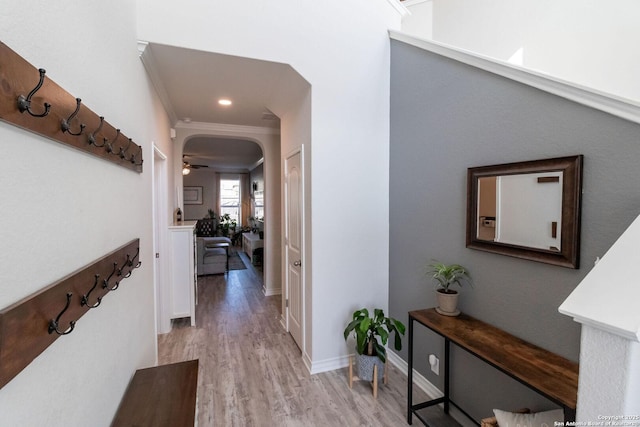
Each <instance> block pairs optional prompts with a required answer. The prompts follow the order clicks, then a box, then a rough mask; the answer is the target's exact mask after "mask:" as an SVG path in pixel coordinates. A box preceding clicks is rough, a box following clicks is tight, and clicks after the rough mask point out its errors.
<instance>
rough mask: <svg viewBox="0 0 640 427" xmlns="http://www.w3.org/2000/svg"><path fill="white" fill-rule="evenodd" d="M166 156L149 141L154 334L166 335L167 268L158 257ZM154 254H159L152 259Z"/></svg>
mask: <svg viewBox="0 0 640 427" xmlns="http://www.w3.org/2000/svg"><path fill="white" fill-rule="evenodd" d="M167 159H168V158H167V156H166V155H165V154H164V153H163V152H162V151H161V150H160V149H159V148H158V147H157V146H156V145H155V143H154V144H153V156H152V162H153V165H152V168H151V170H152V173H153V179H152V180H151V181H152V186H153V189H152V194H153V209H152V212H153V220H152V221H153V227H154V232H153V250H154V255H153V284H154V286H153V287H154V294H155V302H156V310H155V311H156V334H166V333H168V332H170V331H171V320H170V319H169V301H168V297H169V294H168V290H167V283H168V282H167V269H166V266H165V264H166V263H163V262H159V261H158V259H162V257H163V256H165V255H166V254H167V253H168V252H167V250H166V248H167V246H166V245H167V244H166V241H167V240H166V233H167V224H168V223H169V222H168V212H167V199H168V197H167V196H168V189H169V187H168V184H167V179H168V164H167V163H168V162H167ZM155 254H160V258H156V255H155Z"/></svg>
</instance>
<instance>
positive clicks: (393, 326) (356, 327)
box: [344, 308, 405, 381]
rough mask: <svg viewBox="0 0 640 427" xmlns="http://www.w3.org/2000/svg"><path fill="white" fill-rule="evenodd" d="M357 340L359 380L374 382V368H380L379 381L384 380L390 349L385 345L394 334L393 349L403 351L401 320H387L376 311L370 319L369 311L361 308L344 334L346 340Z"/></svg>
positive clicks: (380, 311) (382, 312)
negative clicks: (351, 335) (350, 336)
mask: <svg viewBox="0 0 640 427" xmlns="http://www.w3.org/2000/svg"><path fill="white" fill-rule="evenodd" d="M352 332H353V334H354V335H355V338H356V369H357V375H358V378H360V379H363V380H368V381H372V380H373V366H374V365H376V366H378V377H379V379H380V378H382V375H383V372H384V363H385V362H386V361H387V349H386V348H385V345H386V344H387V340H388V339H389V335H391V334H392V333H393V334H394V348H395V349H396V350H397V351H400V350H402V337H401V335H404V332H405V326H404V324H403V323H402V322H400V321H399V320H396V319H394V318H392V317H386V316H385V315H384V311H383V310H381V309H379V308H376V309H374V311H373V317H371V316H369V310H367V309H366V308H362V309H360V310H356V311H355V312H354V313H353V319H352V320H351V322H349V324H348V325H347V327H346V328H345V330H344V339H345V340H346V339H347V338H349V334H351V333H352Z"/></svg>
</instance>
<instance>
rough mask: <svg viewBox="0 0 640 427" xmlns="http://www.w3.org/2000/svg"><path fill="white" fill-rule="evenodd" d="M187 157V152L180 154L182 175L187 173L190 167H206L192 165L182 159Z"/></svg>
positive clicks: (205, 166)
mask: <svg viewBox="0 0 640 427" xmlns="http://www.w3.org/2000/svg"><path fill="white" fill-rule="evenodd" d="M185 157H187V154H183V155H182V175H189V173H190V172H191V169H200V168H208V167H209V166H208V165H192V164H191V163H189V162H187V161H186V160H184V158H185Z"/></svg>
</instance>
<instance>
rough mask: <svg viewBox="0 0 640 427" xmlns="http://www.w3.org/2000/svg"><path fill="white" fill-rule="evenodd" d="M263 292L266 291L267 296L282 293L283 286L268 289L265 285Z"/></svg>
mask: <svg viewBox="0 0 640 427" xmlns="http://www.w3.org/2000/svg"><path fill="white" fill-rule="evenodd" d="M262 293H264V296H265V297H270V296H273V295H282V288H281V287H280V288H273V289H267V288H265V287H264V286H263V287H262Z"/></svg>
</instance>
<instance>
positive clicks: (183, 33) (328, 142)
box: [138, 0, 400, 370]
mask: <svg viewBox="0 0 640 427" xmlns="http://www.w3.org/2000/svg"><path fill="white" fill-rule="evenodd" d="M138 11H139V13H140V19H139V37H140V38H141V39H143V40H147V41H150V42H157V43H163V44H168V45H175V46H180V47H188V48H193V49H200V50H204V51H210V52H218V53H224V54H230V55H238V56H243V57H249V58H256V59H263V60H269V61H275V62H281V63H284V64H289V65H291V66H292V67H293V68H294V69H295V70H296V71H297V72H298V73H299V74H300V75H301V76H302V77H303V78H304V79H306V80H307V81H308V82H309V84H310V85H311V94H312V96H311V108H310V111H309V113H310V114H311V121H310V128H308V130H305V132H309V134H310V136H311V141H312V144H311V147H310V150H308V151H307V154H309V155H310V162H311V167H309V168H307V175H308V176H307V177H306V178H307V183H308V185H309V186H310V188H311V190H312V191H311V194H310V197H309V199H308V210H307V211H308V212H310V214H309V215H310V217H309V218H308V220H307V221H306V223H305V228H306V236H307V238H308V239H312V240H310V245H311V250H310V251H308V253H309V254H310V253H311V252H312V254H313V257H312V260H311V263H312V265H309V262H307V265H306V270H305V274H307V271H311V273H310V274H311V277H310V280H307V282H308V283H307V286H308V287H310V291H311V293H312V298H313V300H312V307H311V308H312V310H307V312H306V314H305V315H306V316H311V319H312V321H313V325H312V326H310V327H311V328H312V329H311V330H310V331H309V332H310V333H309V334H308V336H307V339H310V344H311V345H312V352H311V359H312V360H313V363H314V364H315V363H316V362H318V361H323V360H324V361H327V360H333V359H337V358H340V357H342V356H344V355H345V354H347V352H348V351H349V349H348V348H347V347H346V346H345V344H344V342H343V338H342V336H341V331H342V329H343V328H344V325H345V323H346V321H347V320H348V318H349V316H350V313H351V312H352V311H353V310H354V309H356V308H359V307H361V306H362V305H365V304H366V305H369V306H374V305H375V306H379V307H383V308H386V307H387V304H388V245H387V243H386V237H385V236H386V235H387V232H388V177H389V173H388V164H389V154H388V152H389V38H388V34H387V30H388V29H389V28H395V29H399V25H400V15H399V14H398V12H397V11H396V10H395V9H394V8H393V6H392V5H391V4H390V3H389V2H387V1H386V0H374V1H368V0H356V1H352V2H344V1H340V0H331V1H325V2H299V1H295V0H286V1H284V0H283V1H279V2H275V3H274V2H271V3H268V4H266V3H264V2H261V1H258V0H252V1H246V2H224V3H223V2H215V3H214V2H209V3H206V4H204V3H202V2H199V1H195V0H188V1H184V2H182V3H181V4H180V8H176V7H175V4H174V3H173V2H170V1H168V0H162V1H158V0H138ZM194 11H197V13H194ZM286 116H287V115H286V114H285V115H284V117H283V116H282V115H281V116H280V117H281V120H282V121H281V124H282V127H283V128H292V129H293V128H296V124H295V123H286V120H287V117H286ZM289 116H290V117H291V118H292V119H293V120H298V119H299V117H296V115H295V113H292V114H290V115H289ZM305 126H306V123H305ZM290 143H291V144H297V145H299V144H301V143H302V141H291V142H290ZM307 148H309V147H307ZM282 152H283V154H284V153H285V152H286V151H285V150H282ZM265 165H266V166H268V162H265ZM337 189H339V191H336V190H337ZM336 221H339V223H340V224H348V229H349V232H340V230H338V229H337V228H336V226H335V225H336ZM363 254H366V256H364V255H363ZM307 296H309V295H307ZM329 314H330V316H329ZM307 327H309V325H307ZM310 348H311V347H310ZM313 369H315V367H312V370H313Z"/></svg>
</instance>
